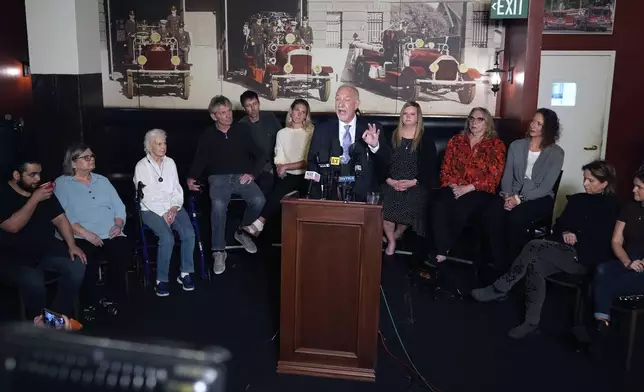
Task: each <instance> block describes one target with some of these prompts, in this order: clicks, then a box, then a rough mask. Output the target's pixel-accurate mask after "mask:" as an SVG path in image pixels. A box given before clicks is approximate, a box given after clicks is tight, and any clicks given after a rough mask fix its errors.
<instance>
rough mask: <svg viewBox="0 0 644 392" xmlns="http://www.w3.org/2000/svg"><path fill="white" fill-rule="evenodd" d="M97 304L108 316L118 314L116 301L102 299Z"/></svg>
mask: <svg viewBox="0 0 644 392" xmlns="http://www.w3.org/2000/svg"><path fill="white" fill-rule="evenodd" d="M98 304H99V305H101V306H102V307H103V310H104V311H105V313H107V314H108V316H112V317H114V316H116V315H118V314H119V306H118V304H117V303H116V301H112V300H110V299H107V298H102V299H100V300H99V301H98Z"/></svg>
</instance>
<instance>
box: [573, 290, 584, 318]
mask: <svg viewBox="0 0 644 392" xmlns="http://www.w3.org/2000/svg"><path fill="white" fill-rule="evenodd" d="M575 292H576V297H575V315H574V319H573V327H577V326H579V325H582V319H583V317H584V316H583V311H584V296H583V294H582V290H581V289H580V288H577V289H576V290H575Z"/></svg>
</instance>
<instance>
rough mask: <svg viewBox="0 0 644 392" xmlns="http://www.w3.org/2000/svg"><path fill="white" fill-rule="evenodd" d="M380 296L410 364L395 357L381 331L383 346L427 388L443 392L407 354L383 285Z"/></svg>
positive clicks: (434, 391) (435, 391)
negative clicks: (424, 375) (422, 372)
mask: <svg viewBox="0 0 644 392" xmlns="http://www.w3.org/2000/svg"><path fill="white" fill-rule="evenodd" d="M380 294H381V295H382V299H383V301H384V303H385V309H387V314H389V320H390V321H391V325H392V326H393V327H394V332H395V333H396V337H397V338H398V342H399V343H400V347H401V348H402V350H403V352H404V353H405V357H407V361H409V364H406V363H405V362H403V361H402V360H400V359H398V358H397V357H396V356H394V355H393V354H392V353H391V352H390V351H389V349H388V348H387V346H386V344H385V338H384V336H383V334H382V332H381V331H378V334H379V335H380V339H381V341H382V345H383V347H384V349H385V351H386V352H387V354H389V355H390V356H391V357H392V358H394V359H395V360H396V361H398V362H400V363H401V364H402V365H403V366H405V367H406V368H407V369H408V370H410V371H412V372H413V373H415V375H417V376H418V377H419V378H420V380H421V381H422V382H423V384H425V385H424V386H425V387H427V389H429V390H430V391H432V392H441V391H440V389H438V388H436V387H434V386H433V385H432V384H431V383H430V382H429V381H427V379H426V378H425V377H423V375H422V374H421V373H420V371H419V370H418V368H417V367H416V365H415V364H414V361H412V359H411V357H410V356H409V353H408V352H407V348H406V347H405V344H404V343H403V341H402V338H401V337H400V333H399V332H398V328H397V327H396V322H395V321H394V316H393V315H392V314H391V308H390V307H389V302H388V301H387V296H386V295H385V291H384V290H383V288H382V285H381V286H380Z"/></svg>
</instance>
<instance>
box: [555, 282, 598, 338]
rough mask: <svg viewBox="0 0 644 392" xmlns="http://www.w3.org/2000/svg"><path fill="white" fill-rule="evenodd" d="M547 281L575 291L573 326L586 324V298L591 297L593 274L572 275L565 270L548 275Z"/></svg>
mask: <svg viewBox="0 0 644 392" xmlns="http://www.w3.org/2000/svg"><path fill="white" fill-rule="evenodd" d="M546 281H547V282H550V283H553V284H556V285H558V286H561V287H566V288H569V289H573V290H574V291H575V304H574V310H573V327H579V326H581V325H584V316H585V313H586V299H587V298H589V297H590V293H591V282H592V274H586V275H571V274H567V273H565V272H560V273H556V274H554V275H550V276H548V277H546Z"/></svg>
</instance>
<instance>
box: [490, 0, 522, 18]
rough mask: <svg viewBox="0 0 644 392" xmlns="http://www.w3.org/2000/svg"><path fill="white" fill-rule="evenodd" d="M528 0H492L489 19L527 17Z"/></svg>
mask: <svg viewBox="0 0 644 392" xmlns="http://www.w3.org/2000/svg"><path fill="white" fill-rule="evenodd" d="M529 3H530V0H492V12H491V14H490V18H491V19H527V18H528V8H529Z"/></svg>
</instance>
